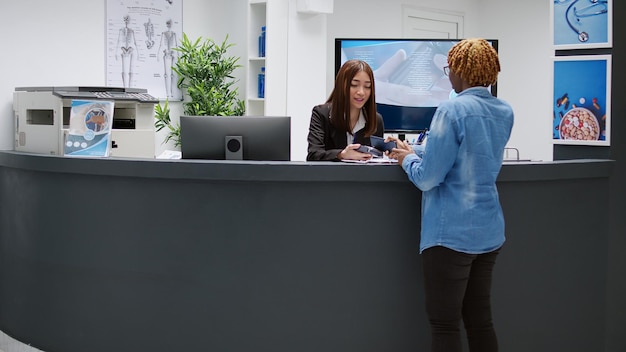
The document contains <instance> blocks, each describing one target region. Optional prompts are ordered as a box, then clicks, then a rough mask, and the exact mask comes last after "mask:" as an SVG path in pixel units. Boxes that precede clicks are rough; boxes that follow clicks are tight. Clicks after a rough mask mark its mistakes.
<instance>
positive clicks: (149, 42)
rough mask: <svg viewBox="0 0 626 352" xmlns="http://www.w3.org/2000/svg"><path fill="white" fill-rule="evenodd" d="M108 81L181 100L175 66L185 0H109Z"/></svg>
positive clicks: (107, 33) (113, 85)
mask: <svg viewBox="0 0 626 352" xmlns="http://www.w3.org/2000/svg"><path fill="white" fill-rule="evenodd" d="M106 7H107V8H106V15H107V18H106V26H107V28H106V84H107V86H109V87H124V88H145V89H147V90H148V93H150V94H151V95H153V96H155V97H158V98H159V99H163V100H164V99H169V100H182V92H181V91H180V90H179V89H178V88H177V87H176V81H177V79H178V78H177V77H176V74H175V72H174V71H173V70H172V66H173V65H174V64H175V63H176V60H177V51H176V50H174V48H175V47H177V46H178V40H179V39H180V36H182V12H183V11H182V10H183V7H182V0H107V2H106Z"/></svg>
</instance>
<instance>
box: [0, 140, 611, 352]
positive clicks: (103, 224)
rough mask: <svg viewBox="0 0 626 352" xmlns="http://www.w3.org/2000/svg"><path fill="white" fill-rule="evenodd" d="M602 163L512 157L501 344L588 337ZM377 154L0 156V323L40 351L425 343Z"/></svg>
mask: <svg viewBox="0 0 626 352" xmlns="http://www.w3.org/2000/svg"><path fill="white" fill-rule="evenodd" d="M611 167H612V162H611V161H607V160H582V161H567V162H566V161H561V162H548V163H512V164H505V165H504V166H503V170H502V173H501V175H500V178H499V183H498V187H499V190H500V195H501V200H502V204H503V207H504V211H505V217H506V224H507V243H506V245H505V249H504V250H503V252H502V255H501V256H500V259H499V263H498V265H497V266H496V273H495V276H496V277H495V286H494V305H495V307H494V315H495V323H496V327H497V330H498V334H499V338H500V344H501V349H502V350H503V351H513V352H515V351H524V352H526V351H550V352H552V351H557V350H561V351H581V352H582V351H601V350H603V346H604V329H605V327H604V324H603V322H604V320H605V316H606V312H605V307H606V266H607V262H606V252H607V243H608V242H607V241H608V240H607V238H608V224H607V218H608V196H609V182H608V177H609V174H610V171H611ZM420 201H421V194H420V192H419V191H418V190H417V189H416V188H415V187H414V186H413V185H412V184H411V183H410V182H409V181H408V180H407V178H406V175H405V174H404V172H403V171H402V170H401V169H400V168H399V167H398V166H395V165H355V164H344V163H306V162H274V163H263V162H210V161H187V160H175V161H161V160H122V159H104V160H98V159H69V158H63V157H54V156H41V155H29V154H20V153H15V152H8V151H5V152H0V204H1V208H0V209H1V210H0V330H2V331H4V332H5V333H7V334H8V335H10V336H12V337H14V338H15V339H17V340H20V341H22V342H24V343H27V344H31V345H33V346H35V347H37V348H39V349H42V350H44V351H46V352H79V351H80V352H83V351H94V352H99V351H107V352H108V351H111V350H116V351H154V352H158V351H172V350H179V351H180V350H187V351H191V350H206V351H233V352H239V351H241V352H247V351H268V352H269V351H272V352H276V351H285V352H287V351H289V352H293V351H299V352H308V351H311V352H319V351H342V352H349V351H355V352H356V351H358V352H363V351H365V352H367V351H372V352H379V351H394V352H404V351H407V352H408V351H411V352H413V351H425V350H427V349H428V343H429V328H428V323H427V320H426V318H425V314H424V309H423V292H422V289H421V281H422V280H421V276H422V275H421V270H420V265H421V264H420V256H419V254H418V243H419V224H420Z"/></svg>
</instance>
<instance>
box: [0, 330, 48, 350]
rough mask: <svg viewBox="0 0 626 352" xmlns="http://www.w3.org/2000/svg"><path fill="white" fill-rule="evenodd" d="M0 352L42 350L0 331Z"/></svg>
mask: <svg viewBox="0 0 626 352" xmlns="http://www.w3.org/2000/svg"><path fill="white" fill-rule="evenodd" d="M0 352H42V351H41V350H38V349H36V348H34V347H31V346H28V345H27V344H24V343H21V342H19V341H17V340H15V339H13V338H11V336H9V335H7V334H5V333H3V332H2V331H0Z"/></svg>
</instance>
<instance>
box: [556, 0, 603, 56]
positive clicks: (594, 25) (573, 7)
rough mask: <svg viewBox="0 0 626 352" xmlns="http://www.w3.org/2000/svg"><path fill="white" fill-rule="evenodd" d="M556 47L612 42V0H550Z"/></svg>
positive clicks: (586, 45)
mask: <svg viewBox="0 0 626 352" xmlns="http://www.w3.org/2000/svg"><path fill="white" fill-rule="evenodd" d="M550 2H551V6H550V9H551V11H552V19H553V21H552V24H553V25H552V29H553V34H554V46H555V48H556V49H582V48H607V47H611V45H612V38H611V37H612V28H613V25H612V18H613V12H612V4H613V1H612V0H551V1H550Z"/></svg>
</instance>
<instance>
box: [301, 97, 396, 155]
mask: <svg viewBox="0 0 626 352" xmlns="http://www.w3.org/2000/svg"><path fill="white" fill-rule="evenodd" d="M329 115H330V104H321V105H317V106H315V107H313V113H312V114H311V124H310V125H309V136H308V138H307V141H308V143H309V147H308V153H307V156H306V160H307V161H320V160H327V161H328V160H335V161H336V160H338V159H337V154H339V153H340V152H341V151H342V150H344V149H345V148H346V147H347V146H348V144H347V141H346V133H345V132H339V131H337V129H335V127H334V126H333V125H332V124H331V123H330V116H329ZM376 119H377V124H376V132H375V133H374V135H375V136H379V137H383V133H384V132H385V126H384V124H383V117H382V115H380V114H379V113H376ZM354 142H355V143H360V144H364V145H372V144H371V142H370V139H369V137H365V136H364V135H363V130H360V131H357V133H356V134H355V136H354Z"/></svg>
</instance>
